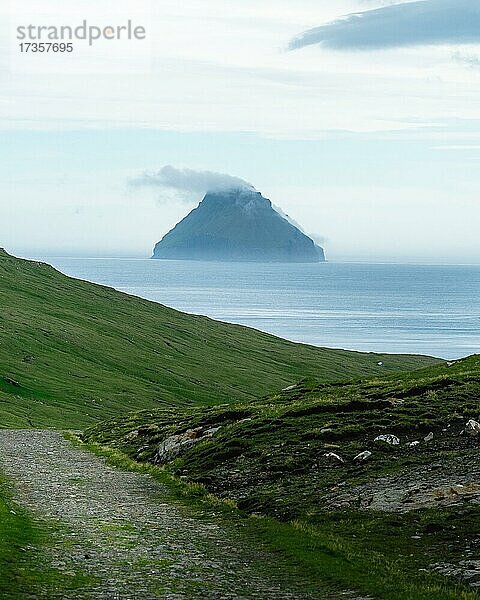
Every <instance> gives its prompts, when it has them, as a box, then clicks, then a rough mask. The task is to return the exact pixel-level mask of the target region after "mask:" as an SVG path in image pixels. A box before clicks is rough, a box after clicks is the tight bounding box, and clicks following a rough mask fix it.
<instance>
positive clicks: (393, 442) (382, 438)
mask: <svg viewBox="0 0 480 600" xmlns="http://www.w3.org/2000/svg"><path fill="white" fill-rule="evenodd" d="M374 442H386V443H387V444H390V446H398V444H400V438H398V437H397V436H396V435H392V434H391V433H388V434H385V435H377V437H376V438H375V439H374Z"/></svg>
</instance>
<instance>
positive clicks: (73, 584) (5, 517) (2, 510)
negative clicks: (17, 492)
mask: <svg viewBox="0 0 480 600" xmlns="http://www.w3.org/2000/svg"><path fill="white" fill-rule="evenodd" d="M50 531H51V530H50V529H49V528H47V527H46V526H45V527H42V526H40V525H39V524H37V523H33V521H32V520H31V518H30V516H29V514H28V513H27V512H26V511H25V510H24V509H22V508H21V507H19V506H17V505H16V504H15V502H14V501H13V500H12V497H11V494H10V490H9V487H8V484H7V481H6V480H5V479H4V478H3V477H2V476H1V475H0V598H2V600H21V599H22V598H32V597H35V598H48V597H49V595H50V592H49V590H50V591H53V590H55V592H56V593H58V592H59V591H60V590H65V591H67V590H77V589H79V588H81V587H82V586H83V585H85V584H86V583H87V582H88V581H89V579H88V578H87V577H86V576H85V575H84V574H82V573H77V574H75V575H74V576H66V575H64V574H62V573H61V572H60V571H58V570H57V569H54V568H48V567H45V565H43V566H40V565H41V562H42V561H43V558H42V559H41V560H39V559H40V557H41V555H42V553H43V552H45V551H46V547H47V546H48V543H49V532H50Z"/></svg>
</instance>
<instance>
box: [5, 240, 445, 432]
mask: <svg viewBox="0 0 480 600" xmlns="http://www.w3.org/2000/svg"><path fill="white" fill-rule="evenodd" d="M0 305H1V307H2V310H1V313H0V338H1V343H0V427H20V428H22V427H27V428H28V427H56V428H65V427H69V428H83V427H85V426H88V425H90V424H92V423H94V422H96V421H99V420H101V419H105V418H108V417H111V416H114V415H118V414H121V413H125V412H128V411H134V410H138V409H142V408H148V409H154V408H158V407H162V406H172V405H183V406H190V405H192V404H196V405H207V404H208V405H212V404H220V403H225V402H235V401H236V402H239V401H247V400H251V399H253V398H254V397H256V396H258V395H259V394H260V395H262V394H268V393H272V392H273V391H275V390H279V389H281V388H283V387H285V386H288V385H289V384H292V383H294V382H295V381H297V380H298V379H300V378H301V377H305V376H315V377H317V378H319V379H320V380H322V381H339V380H342V379H345V378H361V377H366V376H373V375H381V374H385V373H388V372H395V371H400V370H406V369H414V368H418V367H422V366H425V365H429V364H433V363H434V362H436V361H435V359H432V358H428V357H421V356H402V355H377V354H365V353H356V352H347V351H342V350H329V349H324V348H315V347H311V346H306V345H302V344H294V343H291V342H287V341H285V340H282V339H279V338H277V337H274V336H271V335H267V334H264V333H260V332H258V331H256V330H253V329H249V328H247V327H241V326H236V325H229V324H225V323H220V322H217V321H214V320H212V319H209V318H206V317H200V316H194V315H187V314H184V313H181V312H178V311H176V310H173V309H170V308H167V307H164V306H161V305H159V304H155V303H153V302H148V301H146V300H142V299H140V298H136V297H133V296H129V295H126V294H123V293H120V292H117V291H115V290H112V289H110V288H106V287H102V286H99V285H94V284H90V283H86V282H83V281H78V280H75V279H71V278H69V277H66V276H64V275H62V274H60V273H59V272H57V271H56V270H54V269H53V268H52V267H50V266H48V265H45V264H41V263H38V262H32V261H25V260H20V259H17V258H14V257H12V256H10V255H8V254H7V253H6V252H4V251H0ZM380 361H381V362H383V363H384V364H383V366H379V365H378V364H377V363H378V362H380Z"/></svg>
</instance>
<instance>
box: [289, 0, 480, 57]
mask: <svg viewBox="0 0 480 600" xmlns="http://www.w3.org/2000/svg"><path fill="white" fill-rule="evenodd" d="M473 43H480V2H478V0H421V1H415V2H402V3H401V4H395V5H393V6H385V7H382V8H377V9H374V10H367V11H364V12H360V13H355V14H350V15H347V16H345V17H343V18H340V19H337V20H335V21H332V22H330V23H327V24H325V25H321V26H320V27H315V28H313V29H309V30H307V31H305V32H304V33H302V34H300V35H299V36H297V37H295V38H294V39H293V40H292V41H291V42H290V44H289V49H291V50H295V49H298V48H303V47H305V46H309V45H311V44H321V45H323V46H326V47H328V48H333V49H338V50H370V49H380V48H399V47H405V46H421V45H432V44H433V45H440V44H473Z"/></svg>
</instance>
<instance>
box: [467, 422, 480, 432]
mask: <svg viewBox="0 0 480 600" xmlns="http://www.w3.org/2000/svg"><path fill="white" fill-rule="evenodd" d="M465 432H466V433H468V434H469V435H478V434H479V433H480V423H478V422H477V421H474V420H473V419H470V420H469V421H468V422H467V424H466V425H465Z"/></svg>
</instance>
